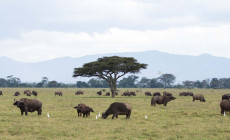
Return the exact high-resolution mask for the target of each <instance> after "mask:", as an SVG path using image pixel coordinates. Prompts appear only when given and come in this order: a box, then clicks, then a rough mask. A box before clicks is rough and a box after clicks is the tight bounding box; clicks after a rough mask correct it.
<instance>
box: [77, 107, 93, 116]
mask: <svg viewBox="0 0 230 140" xmlns="http://www.w3.org/2000/svg"><path fill="white" fill-rule="evenodd" d="M74 108H75V109H77V114H78V117H79V116H81V115H82V114H83V117H88V116H90V112H94V111H93V109H92V108H91V107H89V106H86V105H85V104H78V105H77V106H75V107H74Z"/></svg>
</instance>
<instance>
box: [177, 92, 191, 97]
mask: <svg viewBox="0 0 230 140" xmlns="http://www.w3.org/2000/svg"><path fill="white" fill-rule="evenodd" d="M179 96H193V93H192V92H181V93H179Z"/></svg>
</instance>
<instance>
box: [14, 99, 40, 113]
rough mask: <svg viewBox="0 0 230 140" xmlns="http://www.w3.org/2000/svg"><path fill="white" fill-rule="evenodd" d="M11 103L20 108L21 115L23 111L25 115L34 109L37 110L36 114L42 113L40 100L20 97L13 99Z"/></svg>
mask: <svg viewBox="0 0 230 140" xmlns="http://www.w3.org/2000/svg"><path fill="white" fill-rule="evenodd" d="M13 105H15V106H17V107H18V108H20V110H21V115H23V113H24V112H25V115H26V116H27V112H34V111H37V112H38V115H41V114H42V102H41V101H39V100H36V99H27V98H22V99H20V100H17V101H15V102H14V104H13Z"/></svg>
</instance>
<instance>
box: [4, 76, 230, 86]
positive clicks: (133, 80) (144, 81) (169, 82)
mask: <svg viewBox="0 0 230 140" xmlns="http://www.w3.org/2000/svg"><path fill="white" fill-rule="evenodd" d="M138 79H139V77H138V76H136V75H130V76H128V77H125V78H123V79H121V80H120V81H118V82H117V87H118V88H188V89H192V88H213V89H224V88H230V78H219V79H218V78H212V79H205V80H201V81H199V80H196V81H189V80H186V81H183V82H182V83H181V84H175V81H176V77H175V76H174V75H173V74H162V75H161V76H159V77H158V78H152V79H149V78H147V77H142V78H141V79H140V80H139V81H138ZM0 87H36V88H109V85H108V84H107V82H106V81H105V80H102V79H99V78H91V79H90V80H89V81H88V82H85V81H77V82H76V83H72V84H66V83H59V82H57V81H55V80H52V81H49V79H48V78H47V77H42V80H41V82H32V83H24V82H21V80H20V78H17V77H14V76H13V75H10V76H7V77H6V78H0Z"/></svg>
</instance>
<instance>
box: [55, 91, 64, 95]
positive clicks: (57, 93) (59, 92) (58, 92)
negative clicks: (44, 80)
mask: <svg viewBox="0 0 230 140" xmlns="http://www.w3.org/2000/svg"><path fill="white" fill-rule="evenodd" d="M54 95H55V96H56V95H58V96H62V95H63V94H62V92H61V91H55V93H54Z"/></svg>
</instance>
